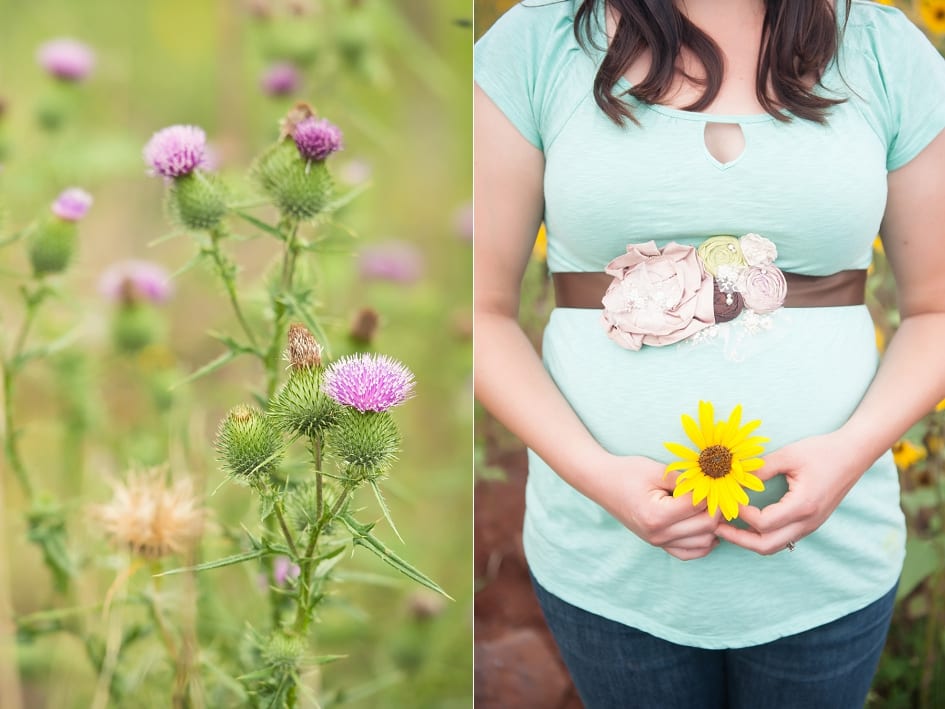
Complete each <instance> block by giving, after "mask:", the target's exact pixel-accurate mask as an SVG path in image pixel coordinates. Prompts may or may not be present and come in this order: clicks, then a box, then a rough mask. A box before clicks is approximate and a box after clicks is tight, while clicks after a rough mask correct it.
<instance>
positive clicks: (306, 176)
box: [253, 139, 333, 221]
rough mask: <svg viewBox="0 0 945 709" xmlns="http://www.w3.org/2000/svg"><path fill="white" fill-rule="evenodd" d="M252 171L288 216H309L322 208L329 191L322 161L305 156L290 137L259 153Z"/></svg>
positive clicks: (330, 185) (260, 184)
mask: <svg viewBox="0 0 945 709" xmlns="http://www.w3.org/2000/svg"><path fill="white" fill-rule="evenodd" d="M253 174H254V175H255V177H256V180H257V181H258V183H259V186H260V187H261V188H262V189H263V191H264V192H265V193H266V194H267V195H269V197H270V198H272V200H273V202H275V204H276V206H277V207H278V208H279V211H281V212H282V213H283V214H284V215H286V216H288V217H291V218H292V219H297V220H300V221H301V220H304V219H311V218H312V217H314V216H315V215H317V214H318V213H320V212H321V211H322V210H323V209H325V207H326V206H327V204H328V201H329V199H330V197H331V194H332V189H333V182H332V179H331V175H330V174H329V172H328V168H327V167H326V166H325V162H324V161H323V160H311V161H307V160H305V159H304V158H303V157H302V156H301V155H300V154H299V150H298V148H297V147H296V145H295V142H294V141H292V140H291V139H289V140H282V141H280V142H279V143H276V144H275V145H274V146H272V147H271V148H269V149H268V150H267V151H266V152H265V153H263V155H262V156H261V157H260V158H259V160H258V161H257V162H256V165H255V166H254V168H253Z"/></svg>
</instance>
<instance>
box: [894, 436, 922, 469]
mask: <svg viewBox="0 0 945 709" xmlns="http://www.w3.org/2000/svg"><path fill="white" fill-rule="evenodd" d="M892 454H893V460H895V461H896V467H897V468H899V469H900V470H908V469H909V468H911V467H912V466H913V465H915V464H916V463H918V462H919V461H920V460H922V459H923V458H925V455H926V453H925V448H923V447H922V446H917V445H915V444H914V443H911V442H910V441H906V440H901V441H899V442H897V443H896V444H894V445H893V447H892Z"/></svg>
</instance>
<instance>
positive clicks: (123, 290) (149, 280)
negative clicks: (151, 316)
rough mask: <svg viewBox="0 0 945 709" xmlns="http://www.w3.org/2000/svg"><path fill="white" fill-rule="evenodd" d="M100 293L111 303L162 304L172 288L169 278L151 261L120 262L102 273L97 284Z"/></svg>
mask: <svg viewBox="0 0 945 709" xmlns="http://www.w3.org/2000/svg"><path fill="white" fill-rule="evenodd" d="M98 289H99V292H100V293H101V294H102V295H103V296H105V297H106V298H108V299H109V300H111V301H113V302H116V303H118V302H125V303H127V302H134V301H137V300H147V301H150V302H151V303H163V302H164V301H165V300H167V299H168V298H169V297H170V295H171V292H172V290H173V288H172V287H171V280H170V275H169V274H168V272H167V270H166V269H165V268H164V267H163V266H161V265H160V264H157V263H154V262H153V261H138V260H131V261H121V262H119V263H115V264H112V265H111V266H109V267H108V268H107V269H105V271H104V272H103V273H102V277H101V278H100V279H99V283H98Z"/></svg>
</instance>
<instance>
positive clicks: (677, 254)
mask: <svg viewBox="0 0 945 709" xmlns="http://www.w3.org/2000/svg"><path fill="white" fill-rule="evenodd" d="M605 271H606V272H607V273H608V275H611V276H613V277H614V280H613V282H612V283H611V284H610V286H609V287H608V288H607V292H606V293H605V294H604V297H603V299H602V301H601V302H602V303H603V305H604V311H603V313H602V314H601V322H602V324H603V326H604V328H605V329H606V330H607V335H608V336H609V337H610V338H611V339H612V340H614V341H615V342H616V343H617V344H618V345H620V346H621V347H625V348H627V349H629V350H639V349H640V348H641V347H642V346H643V345H655V346H659V345H670V344H673V343H674V342H679V341H680V340H682V339H685V338H687V337H689V336H690V335H693V334H695V333H697V332H699V331H700V330H702V329H704V328H706V327H709V326H710V325H712V324H714V323H715V315H714V308H713V290H714V289H713V286H712V276H711V275H709V274H708V273H706V272H705V270H703V268H702V264H701V263H700V262H699V257H698V255H697V254H696V250H695V249H694V248H693V247H691V246H683V245H681V244H677V243H676V242H670V243H669V244H667V245H666V246H665V247H664V248H663V249H662V251H661V250H660V249H658V248H657V247H656V242H654V241H648V242H646V243H642V244H628V245H627V253H626V254H624V255H623V256H618V257H617V258H615V259H614V260H613V261H611V262H610V263H609V264H607V268H606V269H605Z"/></svg>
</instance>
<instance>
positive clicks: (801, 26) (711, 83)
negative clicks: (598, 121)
mask: <svg viewBox="0 0 945 709" xmlns="http://www.w3.org/2000/svg"><path fill="white" fill-rule="evenodd" d="M844 2H845V4H846V13H845V14H844V17H845V18H846V17H848V16H849V11H850V3H851V0H844ZM599 3H604V4H605V8H606V5H610V6H612V7H613V8H614V10H616V11H617V12H618V13H619V15H620V20H619V21H618V23H617V29H616V32H615V34H614V37H613V40H612V41H611V43H610V47H607V48H606V49H607V54H606V55H605V57H604V60H603V62H602V63H601V65H600V68H599V69H598V71H597V76H596V77H594V99H595V100H596V101H597V105H598V106H600V107H601V109H602V110H603V111H604V113H606V114H607V115H608V116H609V117H610V118H611V120H613V121H614V122H615V123H617V124H618V125H623V123H624V120H625V119H629V120H631V121H633V122H634V123H636V122H637V121H636V119H635V118H634V116H633V112H632V111H631V110H630V106H629V105H628V104H627V102H626V101H624V100H622V98H621V97H622V96H623V95H625V94H629V95H630V96H633V97H634V98H636V99H638V100H640V101H643V102H645V103H659V102H660V100H661V99H663V98H665V97H666V95H667V94H668V93H669V90H670V87H671V86H672V81H673V77H674V75H675V73H676V71H677V67H676V60H677V58H678V57H679V52H680V50H681V49H682V48H683V47H686V48H687V49H689V50H690V51H692V53H693V54H695V56H696V58H697V59H698V60H699V61H700V62H701V63H702V66H703V68H704V69H705V77H704V78H703V77H694V76H690V75H688V74H687V75H685V78H686V79H687V80H689V81H691V82H693V83H695V84H699V85H702V87H703V92H702V95H701V96H700V97H699V98H698V99H697V100H696V101H694V102H693V103H691V104H690V105H688V106H685V107H684V110H687V111H701V110H702V109H704V108H706V107H707V106H708V105H709V104H711V103H712V101H713V100H714V99H715V97H716V96H717V95H718V92H719V87H720V86H721V84H722V70H723V59H722V52H721V50H720V49H719V47H718V45H717V44H716V43H715V42H714V41H713V40H712V38H711V37H709V36H708V35H707V34H706V33H705V32H703V31H702V30H700V29H699V28H698V27H696V26H695V25H694V24H693V23H692V22H690V21H689V19H688V18H687V17H686V16H685V15H683V14H682V13H681V12H680V11H679V10H678V8H677V7H676V5H675V3H674V2H673V0H583V2H582V3H581V7H580V8H579V9H578V11H577V14H576V16H575V20H574V33H575V36H576V37H577V39H578V41H579V42H580V43H581V44H582V45H583V46H585V47H586V46H587V45H588V44H591V45H594V46H597V45H596V44H595V42H594V36H595V32H596V31H597V30H599V29H601V28H596V27H592V23H593V20H594V9H595V8H596V6H597V5H598V4H599ZM841 32H842V28H838V25H837V17H836V13H835V11H834V7H833V2H831V1H830V0H765V19H764V27H763V29H762V32H761V52H760V55H759V58H758V72H757V74H756V77H755V92H756V95H757V97H758V102H759V103H760V104H761V105H762V107H764V109H765V111H767V112H768V113H770V114H771V115H772V116H774V117H775V118H777V119H778V120H781V121H788V120H790V119H791V117H790V116H789V115H786V114H784V113H782V110H784V109H787V110H788V111H790V112H791V113H792V114H793V115H795V116H797V117H799V118H804V119H807V120H811V121H816V122H818V123H823V122H824V121H825V120H826V112H827V109H829V108H830V107H831V106H835V105H836V104H838V103H842V102H843V99H834V98H828V97H825V96H819V95H818V94H816V93H814V87H813V86H810V85H809V80H807V79H806V77H808V76H811V75H813V76H815V77H817V83H818V84H819V82H820V79H821V78H822V77H823V74H824V71H825V70H826V68H827V66H828V64H830V62H831V61H832V60H833V58H834V56H835V55H836V53H837V48H838V47H839V43H840V36H841ZM598 49H601V50H603V49H605V47H598ZM646 49H649V50H650V52H651V54H652V56H653V62H652V64H651V65H650V69H649V72H648V73H647V75H646V77H645V78H644V79H643V80H642V81H640V82H639V83H638V84H636V85H635V86H633V87H632V88H630V89H629V90H628V91H627V92H622V93H620V94H615V93H614V87H615V86H616V85H617V82H618V81H619V80H620V77H622V76H623V74H624V73H625V72H626V71H627V69H628V68H629V67H630V65H631V64H632V63H633V62H634V60H636V59H637V58H638V57H639V56H640V54H641V53H642V52H643V51H644V50H646ZM769 84H770V93H769Z"/></svg>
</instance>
